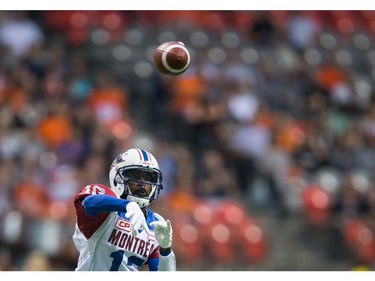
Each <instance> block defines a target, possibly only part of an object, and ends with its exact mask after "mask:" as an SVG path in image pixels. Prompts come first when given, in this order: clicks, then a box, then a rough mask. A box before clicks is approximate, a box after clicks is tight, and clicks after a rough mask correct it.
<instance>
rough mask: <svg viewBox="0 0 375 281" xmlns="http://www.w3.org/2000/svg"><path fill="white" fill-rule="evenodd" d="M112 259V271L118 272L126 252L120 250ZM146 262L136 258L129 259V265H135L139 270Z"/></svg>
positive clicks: (114, 253) (112, 254) (112, 255)
mask: <svg viewBox="0 0 375 281" xmlns="http://www.w3.org/2000/svg"><path fill="white" fill-rule="evenodd" d="M110 257H111V258H113V262H112V265H111V269H110V271H118V269H119V267H120V264H121V262H122V258H123V257H124V251H123V250H118V251H117V252H112V253H111V255H110ZM144 262H145V261H144V260H143V259H141V258H138V257H136V256H131V257H128V265H135V266H136V267H137V269H138V268H140V267H141V266H142V264H143V263H144Z"/></svg>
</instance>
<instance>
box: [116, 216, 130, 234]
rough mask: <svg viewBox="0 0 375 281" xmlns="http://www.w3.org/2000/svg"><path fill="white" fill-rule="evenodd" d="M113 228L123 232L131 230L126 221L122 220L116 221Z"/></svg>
mask: <svg viewBox="0 0 375 281" xmlns="http://www.w3.org/2000/svg"><path fill="white" fill-rule="evenodd" d="M115 226H116V227H117V228H118V229H121V230H124V231H126V232H130V230H131V227H130V222H128V221H126V220H123V219H122V218H118V219H117V221H116V224H115Z"/></svg>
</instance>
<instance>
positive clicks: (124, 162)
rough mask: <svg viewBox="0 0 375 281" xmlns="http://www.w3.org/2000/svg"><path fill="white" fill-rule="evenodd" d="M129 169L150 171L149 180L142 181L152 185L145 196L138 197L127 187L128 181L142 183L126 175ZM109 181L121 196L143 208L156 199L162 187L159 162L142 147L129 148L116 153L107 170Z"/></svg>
mask: <svg viewBox="0 0 375 281" xmlns="http://www.w3.org/2000/svg"><path fill="white" fill-rule="evenodd" d="M130 170H140V171H144V172H148V173H151V175H150V179H152V180H151V181H150V182H144V181H143V183H145V184H150V185H151V186H152V189H151V192H150V193H149V195H148V196H147V197H140V196H138V195H135V194H132V193H131V191H130V188H129V185H128V183H129V182H137V183H142V181H136V180H131V179H129V177H128V176H127V173H128V171H130ZM109 182H110V185H111V189H112V190H113V191H114V192H115V193H116V194H117V195H118V196H119V197H121V198H123V199H126V200H130V201H134V202H136V203H137V204H138V205H139V207H141V208H143V207H146V206H148V205H149V204H150V203H152V202H153V201H155V200H156V199H158V197H159V192H160V190H161V189H163V186H162V184H161V182H162V174H161V172H160V170H159V164H158V162H157V161H156V159H155V157H154V156H153V155H152V154H151V153H150V152H148V151H146V150H143V149H137V148H131V149H128V150H127V151H125V152H124V153H122V154H120V155H118V156H117V157H116V158H115V159H114V160H113V162H112V165H111V168H110V170H109Z"/></svg>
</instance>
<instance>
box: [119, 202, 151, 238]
mask: <svg viewBox="0 0 375 281" xmlns="http://www.w3.org/2000/svg"><path fill="white" fill-rule="evenodd" d="M125 216H126V217H127V218H129V219H130V224H131V226H132V234H133V235H134V236H136V235H137V234H138V230H140V229H144V230H145V231H146V232H147V233H149V229H148V226H147V223H146V219H145V216H144V214H143V212H142V210H141V208H140V207H139V206H138V204H137V203H135V202H129V203H128V204H127V205H126V214H125Z"/></svg>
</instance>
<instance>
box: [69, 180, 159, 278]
mask: <svg viewBox="0 0 375 281" xmlns="http://www.w3.org/2000/svg"><path fill="white" fill-rule="evenodd" d="M90 194H106V195H110V196H114V197H117V198H118V196H117V195H116V194H115V193H114V192H113V191H112V190H111V189H110V188H109V187H107V186H105V185H101V184H96V185H88V186H86V187H85V188H83V189H82V190H81V192H80V193H79V194H78V195H77V196H76V198H75V201H74V205H75V208H76V213H77V222H76V226H75V232H74V235H73V241H74V243H75V246H76V248H77V250H78V251H79V259H78V265H77V268H76V271H138V270H139V268H140V267H141V266H142V265H144V264H146V263H147V262H148V260H149V259H152V258H159V251H158V249H159V244H158V242H157V241H156V238H155V236H154V235H153V234H148V233H147V232H146V231H144V230H141V231H139V232H138V234H137V235H136V236H133V235H132V233H131V225H130V221H129V219H128V218H126V217H125V212H117V213H116V212H108V213H101V214H99V215H97V216H95V217H90V216H88V215H87V214H85V212H84V210H83V206H82V204H81V202H82V200H83V199H84V198H85V197H86V196H88V195H90ZM147 210H148V214H147V218H146V222H147V224H149V223H151V222H152V221H155V220H158V219H157V218H156V216H160V215H158V214H156V213H154V212H152V211H151V210H150V209H147ZM155 215H156V216H155ZM149 228H151V227H149ZM151 233H153V232H152V231H151Z"/></svg>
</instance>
